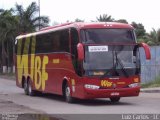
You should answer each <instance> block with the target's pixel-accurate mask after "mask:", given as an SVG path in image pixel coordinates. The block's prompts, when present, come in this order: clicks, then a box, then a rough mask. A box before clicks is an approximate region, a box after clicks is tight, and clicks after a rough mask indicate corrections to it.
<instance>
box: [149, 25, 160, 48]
mask: <svg viewBox="0 0 160 120" xmlns="http://www.w3.org/2000/svg"><path fill="white" fill-rule="evenodd" d="M148 39H149V40H150V42H152V43H153V44H152V45H160V29H158V30H157V31H156V30H155V29H154V28H152V31H151V32H150V33H149V34H148Z"/></svg>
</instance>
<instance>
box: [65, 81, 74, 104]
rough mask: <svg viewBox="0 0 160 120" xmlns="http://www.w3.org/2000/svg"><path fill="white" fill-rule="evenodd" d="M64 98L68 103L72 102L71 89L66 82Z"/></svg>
mask: <svg viewBox="0 0 160 120" xmlns="http://www.w3.org/2000/svg"><path fill="white" fill-rule="evenodd" d="M65 99H66V102H68V103H72V102H73V98H72V97H71V89H70V87H69V86H68V84H66V86H65Z"/></svg>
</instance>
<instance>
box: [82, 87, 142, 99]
mask: <svg viewBox="0 0 160 120" xmlns="http://www.w3.org/2000/svg"><path fill="white" fill-rule="evenodd" d="M84 91H85V92H84V97H83V98H84V99H91V98H111V97H130V96H138V95H139V92H140V87H135V88H116V89H98V90H93V89H86V88H85V89H84Z"/></svg>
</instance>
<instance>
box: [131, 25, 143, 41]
mask: <svg viewBox="0 0 160 120" xmlns="http://www.w3.org/2000/svg"><path fill="white" fill-rule="evenodd" d="M131 25H132V26H133V27H134V28H135V32H136V36H137V38H138V39H139V38H142V37H143V36H145V34H146V30H145V29H144V26H143V24H141V23H136V22H132V23H131Z"/></svg>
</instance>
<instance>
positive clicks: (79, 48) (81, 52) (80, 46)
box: [77, 43, 84, 61]
mask: <svg viewBox="0 0 160 120" xmlns="http://www.w3.org/2000/svg"><path fill="white" fill-rule="evenodd" d="M77 52H78V60H80V61H82V60H84V47H83V44H82V43H78V45H77Z"/></svg>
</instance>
